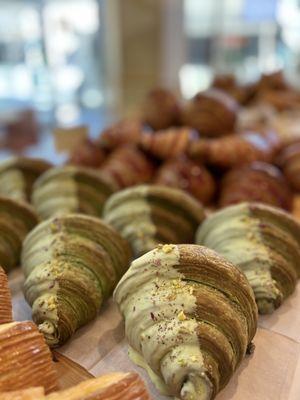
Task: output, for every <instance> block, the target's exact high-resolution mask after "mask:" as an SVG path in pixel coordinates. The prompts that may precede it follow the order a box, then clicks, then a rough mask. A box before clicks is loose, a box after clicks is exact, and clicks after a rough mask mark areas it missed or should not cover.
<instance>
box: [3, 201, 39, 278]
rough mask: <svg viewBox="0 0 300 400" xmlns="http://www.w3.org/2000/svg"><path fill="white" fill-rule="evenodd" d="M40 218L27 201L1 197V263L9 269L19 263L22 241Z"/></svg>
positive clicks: (5, 268) (6, 269)
mask: <svg viewBox="0 0 300 400" xmlns="http://www.w3.org/2000/svg"><path fill="white" fill-rule="evenodd" d="M37 222H38V218H37V216H36V214H35V212H34V211H33V210H32V208H31V207H30V206H29V205H27V204H26V203H25V202H19V201H16V200H14V199H10V198H7V197H0V265H1V266H2V267H3V268H4V270H5V271H9V270H11V269H12V268H14V267H16V266H17V265H18V264H19V259H20V253H21V248H22V241H23V239H24V238H25V236H26V235H27V233H28V232H29V231H30V230H31V229H32V228H33V227H34V226H35V225H36V224H37Z"/></svg>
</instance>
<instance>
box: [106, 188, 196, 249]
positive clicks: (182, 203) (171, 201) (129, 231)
mask: <svg viewBox="0 0 300 400" xmlns="http://www.w3.org/2000/svg"><path fill="white" fill-rule="evenodd" d="M103 215H104V219H105V221H107V222H108V223H109V224H111V225H112V226H114V227H115V228H116V230H117V231H118V232H120V234H121V235H122V236H123V237H124V238H125V239H127V240H128V241H129V243H130V244H131V247H132V249H133V252H134V254H135V255H136V256H138V255H141V254H143V253H146V252H147V251H149V250H152V249H153V248H154V247H155V246H157V245H158V244H159V243H170V242H171V243H192V242H193V237H194V232H195V229H196V228H197V224H199V223H201V222H202V220H203V219H204V211H203V207H202V205H201V203H199V202H198V201H196V200H195V199H194V198H193V197H191V196H190V195H188V194H187V193H185V192H183V191H181V190H179V189H174V188H170V187H164V186H159V185H141V186H136V187H133V188H129V189H125V190H122V191H120V192H118V193H116V194H114V195H113V196H111V197H110V199H109V200H108V201H107V203H106V204H105V208H104V214H103Z"/></svg>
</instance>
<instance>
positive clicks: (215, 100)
mask: <svg viewBox="0 0 300 400" xmlns="http://www.w3.org/2000/svg"><path fill="white" fill-rule="evenodd" d="M238 109H239V107H238V104H237V102H236V101H235V100H234V99H233V98H232V97H231V96H229V95H228V94H226V93H225V92H223V91H221V90H217V89H211V90H207V91H206V92H200V93H198V94H197V95H196V96H195V97H194V98H193V99H191V100H190V101H189V102H188V103H187V104H186V106H185V107H184V109H183V111H182V123H183V124H184V125H185V126H190V127H192V128H194V129H196V130H197V131H198V132H199V133H200V134H201V135H204V136H222V135H225V134H228V133H230V132H233V131H234V127H235V123H236V119H237V113H238Z"/></svg>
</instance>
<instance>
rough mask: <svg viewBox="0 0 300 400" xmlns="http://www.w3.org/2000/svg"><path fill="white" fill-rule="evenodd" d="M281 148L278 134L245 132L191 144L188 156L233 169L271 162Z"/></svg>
mask: <svg viewBox="0 0 300 400" xmlns="http://www.w3.org/2000/svg"><path fill="white" fill-rule="evenodd" d="M279 146H280V139H279V137H278V136H277V135H276V133H274V132H272V131H267V132H264V133H258V132H243V133H241V134H238V135H236V134H232V135H228V136H226V137H224V138H217V139H210V140H207V139H206V140H205V139H200V140H198V141H195V142H191V144H190V147H189V149H188V154H189V155H190V156H191V157H192V158H195V159H198V160H201V161H203V162H205V163H207V164H210V165H214V166H216V167H220V168H232V167H235V166H238V165H241V164H247V163H251V162H253V161H265V162H270V161H272V159H273V156H274V154H275V152H276V151H277V150H278V148H279Z"/></svg>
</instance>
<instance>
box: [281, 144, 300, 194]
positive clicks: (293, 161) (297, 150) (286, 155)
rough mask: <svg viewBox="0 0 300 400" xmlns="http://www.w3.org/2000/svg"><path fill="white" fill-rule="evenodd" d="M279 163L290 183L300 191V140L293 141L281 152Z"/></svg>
mask: <svg viewBox="0 0 300 400" xmlns="http://www.w3.org/2000/svg"><path fill="white" fill-rule="evenodd" d="M277 164H278V165H279V166H280V167H281V168H282V170H283V173H284V175H285V176H286V178H287V180H288V181H289V183H290V185H291V186H292V188H293V189H294V190H296V191H297V192H299V191H300V141H298V142H295V143H291V144H289V145H287V146H286V147H284V148H283V150H282V151H281V152H280V153H279V155H278V159H277Z"/></svg>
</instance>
